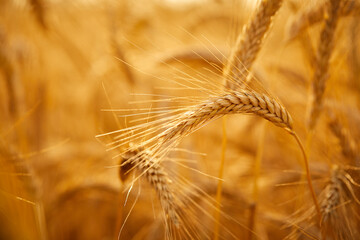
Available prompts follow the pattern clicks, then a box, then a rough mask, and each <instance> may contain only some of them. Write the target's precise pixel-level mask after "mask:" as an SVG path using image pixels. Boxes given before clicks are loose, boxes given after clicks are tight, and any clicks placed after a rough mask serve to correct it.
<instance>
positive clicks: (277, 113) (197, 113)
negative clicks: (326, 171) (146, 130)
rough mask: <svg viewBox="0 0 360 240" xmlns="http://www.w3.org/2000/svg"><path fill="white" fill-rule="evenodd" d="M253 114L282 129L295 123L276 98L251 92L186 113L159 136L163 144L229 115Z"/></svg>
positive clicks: (219, 99) (221, 98)
mask: <svg viewBox="0 0 360 240" xmlns="http://www.w3.org/2000/svg"><path fill="white" fill-rule="evenodd" d="M239 113H252V114H255V115H258V116H260V117H262V118H265V119H266V120H268V121H270V122H272V123H273V124H274V125H276V126H278V127H281V128H288V129H290V130H292V129H293V121H292V118H291V116H290V114H289V113H288V111H287V110H286V109H285V107H284V106H282V105H281V104H280V103H279V102H277V101H276V100H275V99H272V98H269V97H268V96H267V95H265V94H261V93H257V92H255V91H250V90H246V91H245V90H239V91H236V92H234V91H232V92H227V93H225V94H223V95H221V96H219V97H215V98H213V99H210V100H208V101H206V102H204V103H201V104H199V105H197V106H195V107H194V110H191V111H187V112H185V113H183V114H182V115H181V116H180V117H179V119H178V121H177V123H176V124H174V125H171V126H170V127H169V128H168V129H167V130H166V131H164V132H163V133H161V134H160V135H159V139H161V140H162V141H163V142H169V141H172V140H174V139H178V138H180V137H182V136H187V135H189V134H191V133H192V132H194V131H195V130H196V129H198V128H199V127H201V126H202V125H204V124H205V123H207V122H209V121H210V120H212V119H214V118H218V117H221V116H224V115H228V114H239Z"/></svg>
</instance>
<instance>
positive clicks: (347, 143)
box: [329, 115, 359, 165]
mask: <svg viewBox="0 0 360 240" xmlns="http://www.w3.org/2000/svg"><path fill="white" fill-rule="evenodd" d="M329 117H330V121H329V128H330V130H331V132H332V133H333V134H334V135H335V137H336V138H337V139H338V141H339V144H340V146H341V150H342V155H343V156H344V157H345V158H347V159H348V160H350V161H351V162H352V164H355V165H356V162H358V161H359V159H358V158H359V157H358V154H357V149H356V144H355V141H354V139H353V138H352V137H351V135H350V134H349V132H347V131H346V130H345V128H344V127H343V126H342V124H341V123H340V121H339V119H337V118H336V117H335V116H333V115H330V116H329Z"/></svg>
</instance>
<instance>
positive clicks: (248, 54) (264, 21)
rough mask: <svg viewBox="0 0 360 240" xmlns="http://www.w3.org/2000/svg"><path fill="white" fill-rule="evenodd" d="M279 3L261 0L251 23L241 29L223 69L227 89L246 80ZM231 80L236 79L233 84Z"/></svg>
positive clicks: (272, 0) (280, 1)
mask: <svg viewBox="0 0 360 240" xmlns="http://www.w3.org/2000/svg"><path fill="white" fill-rule="evenodd" d="M281 3H282V0H263V1H262V2H261V4H260V6H259V7H258V8H257V10H256V13H255V14H254V16H253V17H252V19H251V21H249V23H248V24H247V25H246V26H245V27H244V28H243V31H242V33H241V34H240V35H239V36H238V38H237V40H236V44H235V48H234V49H233V51H232V52H231V55H230V57H229V60H228V63H227V65H226V67H225V69H224V76H226V86H227V87H229V88H231V89H234V88H235V87H236V85H240V86H241V85H242V83H243V82H244V80H245V79H246V78H247V75H248V72H249V71H250V69H251V67H252V64H253V62H254V60H255V59H256V56H257V54H258V52H259V51H260V48H261V46H262V41H263V39H264V37H265V34H266V33H267V31H268V29H269V28H270V25H271V23H272V17H273V16H274V15H275V13H276V12H277V11H278V9H279V8H280V6H281ZM231 79H236V80H235V83H233V82H232V81H230V80H231Z"/></svg>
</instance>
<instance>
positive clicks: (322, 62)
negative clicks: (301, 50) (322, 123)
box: [308, 0, 340, 130]
mask: <svg viewBox="0 0 360 240" xmlns="http://www.w3.org/2000/svg"><path fill="white" fill-rule="evenodd" d="M339 7H340V1H339V0H329V1H328V2H327V10H326V20H325V25H324V27H323V29H322V32H321V35H320V42H319V47H318V51H317V56H316V68H315V72H314V75H313V78H312V94H313V96H312V98H313V99H312V102H311V106H310V107H311V109H310V115H309V119H308V127H309V129H310V130H312V129H314V127H315V125H316V122H317V120H318V117H319V115H320V112H321V110H322V107H323V96H324V92H325V87H326V82H327V79H328V78H329V62H330V57H331V54H332V52H333V45H334V35H335V30H336V25H337V23H338V17H339Z"/></svg>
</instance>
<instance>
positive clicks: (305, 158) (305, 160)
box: [286, 129, 322, 220]
mask: <svg viewBox="0 0 360 240" xmlns="http://www.w3.org/2000/svg"><path fill="white" fill-rule="evenodd" d="M286 130H287V131H288V132H289V133H290V135H292V136H293V137H294V138H295V140H296V142H297V144H298V145H299V147H300V149H301V153H302V154H303V157H304V166H305V171H306V179H307V182H308V186H309V189H310V193H311V197H312V199H313V202H314V205H315V208H316V211H317V213H318V216H319V220H321V219H322V216H321V211H320V206H319V202H318V200H317V197H316V194H315V190H314V187H313V184H312V180H311V175H310V168H309V161H308V158H307V155H306V152H305V149H304V146H303V144H302V143H301V140H300V138H299V137H298V135H297V134H296V133H295V132H294V131H292V130H290V129H286Z"/></svg>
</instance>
